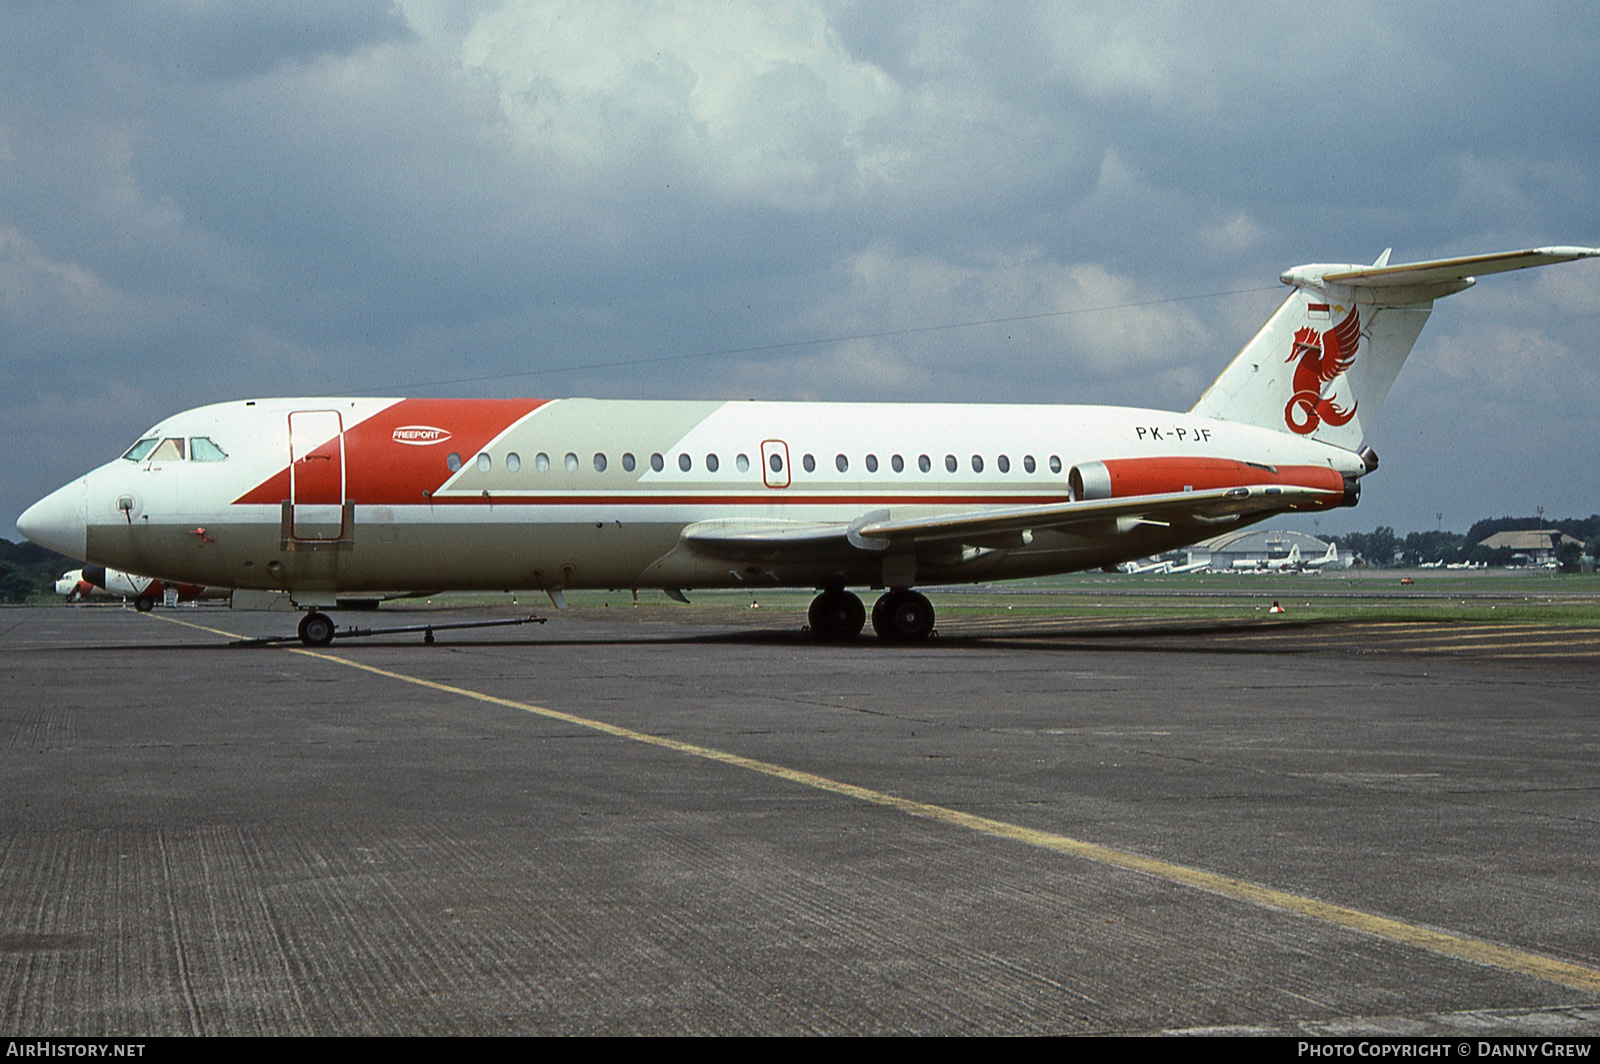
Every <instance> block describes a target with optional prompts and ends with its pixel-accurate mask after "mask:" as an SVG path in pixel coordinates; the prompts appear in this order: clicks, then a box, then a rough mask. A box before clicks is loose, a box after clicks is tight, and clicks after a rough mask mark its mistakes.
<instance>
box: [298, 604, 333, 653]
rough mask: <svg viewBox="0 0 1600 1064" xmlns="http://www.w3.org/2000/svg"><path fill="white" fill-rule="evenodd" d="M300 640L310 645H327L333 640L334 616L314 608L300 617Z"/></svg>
mask: <svg viewBox="0 0 1600 1064" xmlns="http://www.w3.org/2000/svg"><path fill="white" fill-rule="evenodd" d="M300 642H302V643H304V644H305V645H306V646H308V647H325V646H327V645H328V644H329V643H331V642H333V618H331V617H329V616H328V615H327V614H326V613H317V612H316V611H314V610H313V611H312V612H311V613H308V614H306V615H305V616H304V617H302V618H300Z"/></svg>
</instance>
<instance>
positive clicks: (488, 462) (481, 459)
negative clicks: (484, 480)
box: [478, 451, 494, 473]
mask: <svg viewBox="0 0 1600 1064" xmlns="http://www.w3.org/2000/svg"><path fill="white" fill-rule="evenodd" d="M492 465H494V459H492V458H490V457H489V452H488V451H484V452H483V453H482V454H480V455H478V472H480V473H487V472H488V471H489V467H490V466H492Z"/></svg>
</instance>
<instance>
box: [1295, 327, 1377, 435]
mask: <svg viewBox="0 0 1600 1064" xmlns="http://www.w3.org/2000/svg"><path fill="white" fill-rule="evenodd" d="M1360 346H1361V315H1360V312H1359V311H1356V310H1351V311H1350V314H1349V316H1348V317H1346V318H1345V319H1344V321H1341V322H1340V323H1339V324H1337V325H1335V326H1334V327H1333V328H1331V329H1329V330H1327V331H1326V332H1320V333H1319V332H1317V330H1315V329H1313V328H1310V327H1309V326H1302V327H1301V328H1298V329H1296V330H1295V332H1294V346H1293V347H1292V348H1291V349H1290V351H1289V357H1288V358H1286V359H1284V361H1285V362H1294V361H1295V360H1296V359H1298V360H1299V363H1300V364H1299V365H1297V366H1295V368H1294V395H1292V396H1291V397H1290V398H1289V405H1288V406H1285V407H1284V408H1283V420H1284V421H1285V422H1286V423H1287V424H1288V426H1289V428H1290V430H1291V431H1294V432H1298V433H1300V435H1302V436H1305V435H1308V434H1310V433H1313V432H1315V431H1317V427H1318V426H1319V425H1321V424H1322V423H1323V422H1324V421H1326V422H1327V423H1328V424H1330V425H1334V426H1338V425H1343V424H1346V423H1347V422H1348V421H1349V420H1350V419H1351V418H1353V417H1355V416H1356V407H1357V406H1358V405H1359V404H1357V403H1351V404H1350V408H1349V409H1348V410H1346V409H1344V408H1342V407H1339V406H1337V405H1335V404H1334V401H1333V396H1331V395H1328V396H1325V395H1323V390H1324V389H1326V388H1327V387H1328V385H1330V384H1332V383H1333V380H1334V378H1335V377H1337V376H1339V374H1341V373H1343V372H1344V371H1345V370H1347V369H1349V368H1350V367H1351V366H1353V365H1355V361H1356V351H1357V349H1359V348H1360Z"/></svg>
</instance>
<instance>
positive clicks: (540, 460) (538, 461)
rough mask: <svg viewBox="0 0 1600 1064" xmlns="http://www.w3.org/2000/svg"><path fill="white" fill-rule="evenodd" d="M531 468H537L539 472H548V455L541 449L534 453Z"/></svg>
mask: <svg viewBox="0 0 1600 1064" xmlns="http://www.w3.org/2000/svg"><path fill="white" fill-rule="evenodd" d="M533 468H535V469H537V470H538V471H539V472H541V473H548V472H550V456H549V455H547V454H545V453H544V452H543V451H540V452H539V453H538V454H536V455H534V456H533Z"/></svg>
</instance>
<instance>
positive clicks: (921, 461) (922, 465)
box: [917, 454, 933, 473]
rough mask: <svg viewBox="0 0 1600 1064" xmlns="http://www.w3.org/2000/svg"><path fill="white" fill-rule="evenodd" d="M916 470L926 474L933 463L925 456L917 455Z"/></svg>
mask: <svg viewBox="0 0 1600 1064" xmlns="http://www.w3.org/2000/svg"><path fill="white" fill-rule="evenodd" d="M917 468H918V469H920V470H922V471H923V472H924V473H926V472H928V470H930V469H932V468H933V462H932V461H930V460H929V458H928V456H927V455H925V454H919V455H917Z"/></svg>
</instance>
